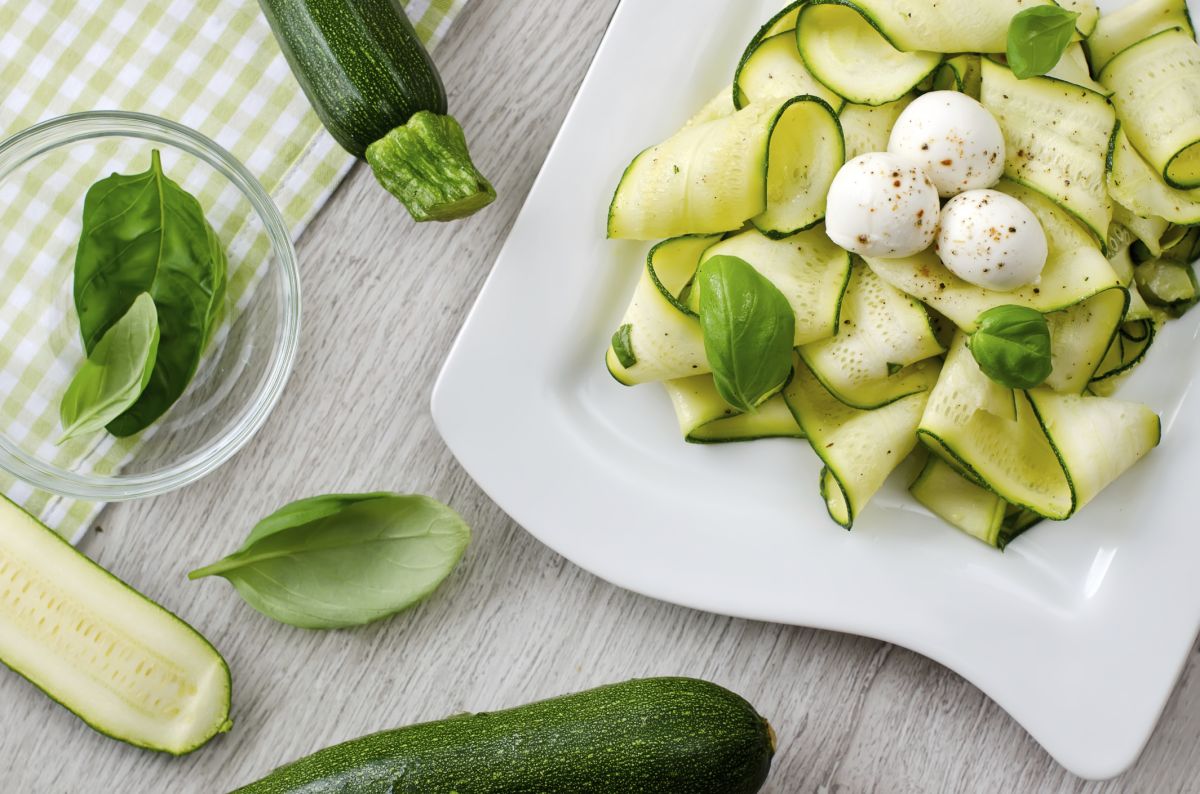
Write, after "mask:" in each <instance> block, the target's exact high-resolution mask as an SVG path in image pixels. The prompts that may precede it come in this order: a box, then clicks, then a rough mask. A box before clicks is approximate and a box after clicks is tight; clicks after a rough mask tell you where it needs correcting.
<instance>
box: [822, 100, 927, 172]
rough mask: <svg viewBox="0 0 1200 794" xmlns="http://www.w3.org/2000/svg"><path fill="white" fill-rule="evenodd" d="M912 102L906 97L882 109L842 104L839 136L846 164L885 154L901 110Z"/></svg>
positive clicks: (877, 106)
mask: <svg viewBox="0 0 1200 794" xmlns="http://www.w3.org/2000/svg"><path fill="white" fill-rule="evenodd" d="M914 99H916V96H915V95H914V94H907V95H905V96H903V97H901V98H900V99H897V100H896V101H895V102H888V103H886V104H883V105H855V104H852V103H849V102H848V103H846V106H845V107H843V108H842V112H841V114H840V116H839V118H840V119H841V122H842V136H843V137H844V138H845V140H846V160H847V162H848V161H850V160H853V159H854V158H855V157H858V156H859V155H861V154H867V153H869V152H886V151H887V147H888V139H889V138H890V137H891V135H892V128H893V127H895V126H896V122H897V121H898V120H899V119H900V114H901V113H903V112H904V109H905V108H906V107H908V106H909V105H911V104H912V101H913V100H914Z"/></svg>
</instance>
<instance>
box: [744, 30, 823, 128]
mask: <svg viewBox="0 0 1200 794" xmlns="http://www.w3.org/2000/svg"><path fill="white" fill-rule="evenodd" d="M734 80H735V88H734V96H735V97H737V98H738V99H737V101H738V107H745V106H746V105H748V104H750V103H751V102H767V101H771V100H776V101H778V100H779V99H787V98H788V97H794V96H802V95H804V94H811V95H812V96H815V97H819V98H820V99H823V100H825V102H826V104H828V105H829V106H830V107H832V108H834V109H835V110H840V109H841V107H842V106H843V105H844V104H846V102H845V100H844V99H842V98H841V97H840V96H838V94H837V93H836V92H834V91H831V90H830V89H828V88H826V87H825V86H824V84H822V83H821V81H820V80H818V79H817V78H815V77H813V75H812V72H810V71H808V67H807V66H805V65H804V61H803V60H802V59H801V58H800V50H799V49H798V48H797V46H796V36H795V34H794V33H791V32H788V33H780V34H779V35H777V36H772V37H771V38H768V39H764V40H762V41H761V42H759V43H758V44H757V45H756V46H755V48H754V49H753V50H752V51H750V52H749V53H747V55H746V58H745V60H743V61H742V63H741V64H740V65H739V66H738V70H737V75H736V77H735V78H734Z"/></svg>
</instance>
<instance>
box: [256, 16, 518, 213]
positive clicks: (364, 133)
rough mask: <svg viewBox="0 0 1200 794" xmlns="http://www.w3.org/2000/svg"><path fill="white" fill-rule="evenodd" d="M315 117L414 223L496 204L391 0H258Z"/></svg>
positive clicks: (429, 65)
mask: <svg viewBox="0 0 1200 794" xmlns="http://www.w3.org/2000/svg"><path fill="white" fill-rule="evenodd" d="M259 4H260V5H261V6H262V9H263V12H264V13H265V14H266V17H267V21H268V22H270V24H271V29H272V30H273V31H274V32H275V38H277V39H278V40H279V45H280V47H281V48H282V49H283V53H284V55H285V56H287V60H288V63H289V64H291V67H292V71H293V72H294V73H295V75H296V79H297V80H299V82H300V85H301V87H302V88H303V89H304V93H305V94H306V95H307V96H308V99H309V101H310V102H311V103H312V106H313V108H314V109H315V110H316V111H317V115H318V116H320V117H321V121H322V122H324V124H325V127H326V128H327V129H328V130H329V132H330V133H331V134H332V135H333V137H334V138H335V139H337V142H338V143H339V144H341V146H342V147H343V148H344V149H346V151H348V152H350V153H351V154H353V155H354V156H355V157H359V158H365V159H366V160H367V162H368V163H370V165H371V168H372V170H373V171H374V172H375V176H376V177H378V179H379V181H380V183H381V184H382V185H383V186H384V187H385V188H387V189H388V191H390V192H391V193H392V194H393V195H395V196H396V198H398V199H400V201H401V202H403V203H404V206H405V207H407V208H408V211H409V213H410V214H412V216H413V218H414V219H416V220H418V221H448V220H454V219H456V218H462V217H465V216H467V215H470V214H472V213H474V212H476V211H478V210H480V209H482V208H483V207H486V206H487V205H488V204H491V203H492V201H494V200H495V198H496V191H495V190H494V189H493V188H492V186H491V184H490V183H489V182H488V181H487V179H485V178H484V177H483V175H482V174H480V173H479V171H478V170H477V169H476V168H475V165H474V163H472V162H471V155H470V153H469V152H468V151H467V143H466V139H465V137H464V136H463V131H462V127H460V126H459V124H458V122H457V121H455V120H454V118H453V117H451V116H448V115H446V112H447V105H446V90H445V88H444V87H443V85H442V79H441V77H440V76H439V75H438V71H437V67H435V66H434V64H433V60H432V59H430V57H429V53H428V51H426V49H425V45H424V44H422V43H421V40H420V39H419V38H418V37H417V33H416V31H415V30H414V29H413V26H412V23H411V22H410V21H409V19H408V16H407V15H406V14H405V13H404V9H403V8H402V7H401V6H400V3H399V0H259Z"/></svg>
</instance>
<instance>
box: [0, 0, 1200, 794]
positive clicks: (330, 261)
mask: <svg viewBox="0 0 1200 794" xmlns="http://www.w3.org/2000/svg"><path fill="white" fill-rule="evenodd" d="M615 5H616V0H566V1H564V0H475V2H474V3H473V4H472V5H471V6H470V8H469V10H468V11H467V12H466V14H465V15H464V17H463V18H462V19H461V21H460V22H459V23H458V24H457V26H456V27H455V29H454V30H453V32H452V33H451V35H450V37H449V38H448V39H447V40H446V42H445V43H444V44H443V45H442V47H441V48H440V49H439V51H438V53H437V59H438V61H439V63H440V66H441V68H442V69H443V72H444V75H445V77H446V82H447V85H448V86H450V87H451V105H452V107H453V108H454V109H455V111H456V112H457V114H458V116H459V118H460V119H461V121H462V122H463V124H464V126H465V127H466V129H467V131H468V133H469V135H470V138H471V141H472V150H473V152H474V154H475V156H476V159H477V162H479V164H480V165H481V167H482V168H483V170H484V171H485V173H487V174H488V175H489V176H490V177H492V178H493V180H494V182H495V184H496V185H497V187H498V189H499V191H500V196H501V198H500V200H499V201H498V202H497V204H496V205H495V206H493V207H491V208H490V209H488V210H487V211H485V212H484V213H482V214H481V215H479V216H477V217H475V218H473V219H471V220H469V221H466V222H463V223H459V224H456V225H452V226H438V225H427V226H421V227H416V226H414V225H413V224H412V223H410V222H409V220H408V218H407V216H406V215H405V213H404V211H403V209H402V208H401V207H400V206H399V205H398V204H396V203H395V202H394V201H392V200H390V199H389V198H388V196H387V195H385V194H384V193H383V192H382V191H381V190H380V189H379V188H378V187H377V186H376V185H375V183H374V181H373V179H372V177H371V175H370V174H369V173H367V172H366V171H365V170H362V169H361V168H360V169H359V170H357V171H356V172H355V173H354V174H353V176H352V177H351V178H350V179H349V180H348V181H347V182H346V184H345V185H344V186H343V187H342V188H341V189H340V190H339V192H338V194H337V195H336V197H335V198H334V200H333V201H332V202H331V203H330V205H329V207H328V208H327V209H326V211H325V212H324V213H323V214H322V216H321V217H320V218H319V219H318V221H317V222H316V223H315V224H314V225H313V227H312V228H311V230H310V231H309V233H308V234H307V235H306V238H305V239H304V240H303V242H302V244H301V246H300V254H301V259H302V268H303V278H304V290H305V320H304V334H303V343H302V349H301V353H300V358H299V361H298V364H297V368H296V374H295V376H294V377H293V379H292V381H291V384H290V386H289V388H288V390H287V393H286V395H285V397H284V399H283V402H282V403H281V404H280V406H279V408H278V409H277V410H276V411H275V413H274V415H273V417H272V418H271V420H270V421H269V423H268V424H267V426H266V427H265V428H264V429H263V431H262V433H261V434H260V435H259V436H258V438H257V439H255V441H254V442H253V443H252V444H251V445H250V446H249V447H248V448H247V449H246V450H245V451H243V452H242V453H241V454H240V455H239V456H238V457H237V458H236V459H235V460H233V461H232V462H230V463H229V464H228V465H226V466H225V467H224V468H223V469H221V470H220V471H219V472H217V473H216V474H214V475H213V476H211V477H209V478H208V479H207V480H205V481H204V482H202V483H200V484H198V485H195V486H193V487H191V488H188V489H185V490H184V491H182V492H178V493H175V494H171V495H169V496H166V497H162V498H159V499H154V500H150V501H145V502H141V503H136V504H127V505H120V506H117V507H114V508H112V509H110V510H109V511H108V512H107V513H106V514H105V515H104V517H103V518H102V520H101V526H102V527H103V532H102V533H98V534H94V535H92V536H90V537H89V538H88V539H87V540H86V541H85V544H84V549H85V551H87V552H88V553H89V554H91V555H92V556H93V557H94V558H96V559H97V560H98V561H99V562H100V563H101V564H102V565H105V566H106V567H108V568H109V569H111V570H112V571H113V572H115V573H116V574H117V575H118V576H120V577H122V578H123V579H125V580H126V581H128V582H129V583H130V584H132V585H133V586H135V587H137V588H138V589H140V590H141V591H142V592H144V593H146V594H147V595H148V596H150V597H151V598H153V599H155V600H157V601H159V602H160V603H162V604H164V605H166V606H167V607H169V608H170V609H172V610H174V611H176V612H178V613H179V614H180V615H181V616H182V617H183V618H184V619H186V620H188V621H189V622H191V623H192V624H193V625H194V626H196V627H197V628H198V629H200V630H201V631H202V632H203V633H204V634H206V635H207V636H208V637H209V638H210V639H211V640H212V641H213V643H214V644H215V645H216V646H217V647H218V648H220V649H221V651H222V652H223V653H224V654H225V656H226V658H227V659H228V660H229V663H230V666H231V668H232V671H233V677H234V690H235V691H234V717H235V720H236V725H235V727H234V730H233V732H232V733H231V734H229V735H227V736H225V737H222V738H219V739H217V740H215V741H214V742H213V743H212V744H211V745H209V746H208V747H206V748H205V749H203V750H201V751H200V752H198V753H196V754H194V755H192V756H190V757H188V758H184V759H170V758H166V757H162V756H158V755H153V754H149V753H145V752H142V751H139V750H134V749H132V748H129V747H125V746H123V745H121V744H118V743H116V742H113V741H110V740H107V739H105V738H103V737H100V736H98V735H96V734H94V733H92V732H91V731H90V730H89V729H87V728H86V727H85V726H83V724H82V723H80V722H79V721H78V720H76V719H75V718H73V717H72V716H71V715H70V714H68V713H67V712H65V711H64V710H62V709H60V708H58V707H56V706H54V705H53V704H51V703H50V702H49V701H48V700H47V699H46V698H44V697H43V696H42V695H40V694H39V693H38V692H37V691H36V690H34V689H33V688H32V687H31V686H29V685H28V684H26V683H25V682H24V681H22V680H20V679H19V678H18V677H17V676H15V675H8V674H6V675H0V703H3V704H4V711H5V719H4V726H5V727H4V728H3V729H0V783H2V785H0V790H2V791H4V792H73V791H80V790H86V791H100V792H108V791H122V792H161V791H171V792H220V791H225V790H228V789H231V788H233V787H235V786H236V785H238V784H241V783H245V782H248V781H249V780H251V779H253V778H255V777H257V776H259V775H261V774H263V773H265V772H267V771H269V770H270V769H271V768H272V767H274V766H276V765H278V764H280V763H283V762H286V761H289V760H291V759H293V758H295V757H297V756H299V755H302V754H305V753H308V752H311V751H313V750H316V749H318V748H320V747H323V746H325V745H328V744H330V743H333V742H337V741H342V740H345V739H349V738H353V737H355V736H359V735H361V734H364V733H368V732H371V731H376V730H381V729H385V728H389V727H394V726H397V725H403V724H407V723H412V722H416V721H420V720H428V719H435V718H439V717H443V716H447V715H449V714H453V713H456V712H462V711H468V710H471V711H477V710H488V709H495V708H501V707H506V706H513V705H517V704H520V703H523V702H527V701H530V700H533V699H537V698H542V697H547V696H552V695H556V694H561V693H566V692H571V691H576V690H580V689H584V688H587V687H590V686H593V685H598V684H601V683H609V682H614V681H620V680H624V679H627V678H632V677H638V676H650V675H694V676H700V677H704V678H709V679H712V680H714V681H717V682H719V683H721V684H724V685H726V686H728V687H730V688H732V689H734V690H736V691H738V692H740V693H741V694H743V695H744V696H746V697H747V698H748V699H750V700H751V701H752V702H753V703H754V704H755V705H756V706H757V707H758V708H759V709H760V710H761V711H762V712H763V713H764V714H766V715H767V716H768V717H770V719H771V720H772V722H773V724H774V725H775V727H776V729H777V731H778V733H779V737H780V742H781V744H780V753H779V756H778V758H777V762H776V765H775V771H774V774H773V776H772V780H771V783H770V784H769V786H768V790H769V791H771V792H778V793H783V792H872V791H878V792H932V791H955V792H961V791H983V792H991V791H996V792H1001V791H1003V792H1040V791H1047V792H1118V791H1139V792H1184V791H1200V783H1198V782H1197V781H1200V753H1198V752H1197V751H1196V749H1195V748H1196V747H1197V746H1198V745H1200V672H1198V671H1200V662H1198V661H1197V659H1196V658H1195V655H1193V659H1192V660H1191V664H1190V665H1189V667H1188V670H1187V673H1186V674H1185V676H1184V678H1183V680H1182V681H1181V683H1180V685H1179V687H1178V689H1177V691H1176V693H1175V695H1174V697H1173V698H1172V700H1171V703H1170V705H1169V707H1168V709H1167V713H1166V716H1165V718H1164V720H1163V722H1162V724H1161V725H1160V727H1159V729H1158V731H1157V732H1156V734H1155V736H1154V738H1153V740H1152V742H1151V744H1150V747H1149V749H1148V750H1147V752H1146V754H1145V755H1144V757H1143V758H1142V760H1141V761H1140V762H1139V764H1138V765H1137V766H1136V767H1135V768H1134V769H1133V770H1132V771H1131V772H1129V773H1128V774H1126V775H1125V776H1124V777H1123V778H1121V779H1118V780H1116V781H1113V782H1110V783H1107V784H1085V783H1083V782H1082V781H1079V780H1077V779H1075V778H1073V777H1071V776H1070V775H1069V774H1067V773H1066V772H1065V771H1064V770H1062V769H1061V768H1060V767H1058V766H1057V765H1056V764H1055V763H1054V762H1053V761H1052V760H1051V759H1050V758H1049V757H1048V756H1047V755H1046V754H1045V752H1043V751H1042V750H1041V749H1040V748H1039V747H1038V746H1037V745H1036V744H1035V743H1034V742H1033V741H1032V740H1031V739H1030V738H1029V737H1028V736H1027V735H1026V734H1025V733H1024V731H1022V730H1021V728H1020V727H1019V726H1017V725H1016V724H1015V723H1014V722H1013V721H1012V720H1011V719H1010V718H1009V717H1008V716H1007V715H1005V714H1004V713H1003V712H1002V711H1001V710H1000V709H999V708H997V707H996V706H995V705H994V704H992V703H991V702H990V701H989V700H988V699H987V698H986V697H984V696H983V695H982V694H981V693H980V692H979V691H978V690H976V689H975V688H974V687H972V686H971V685H970V684H968V683H966V682H965V681H963V680H962V679H961V678H959V677H958V676H957V675H955V674H953V673H951V672H949V671H947V670H946V669H944V668H942V667H940V666H938V665H937V664H935V663H933V662H930V661H928V660H926V659H923V658H922V657H919V656H917V655H915V654H912V653H910V652H908V651H905V650H903V649H900V648H896V647H893V646H889V645H884V644H881V643H878V642H875V641H871V640H865V639H861V638H856V637H850V636H845V635H839V634H833V633H828V632H821V631H813V630H808V629H801V628H794V627H785V626H775V625H767V624H762V623H753V622H747V621H743V620H733V619H729V618H723V617H717V616H713V615H707V614H702V613H699V612H694V611H691V610H687V609H682V608H679V607H674V606H669V605H666V604H662V603H657V602H654V601H650V600H648V599H646V598H642V597H640V596H636V595H633V594H630V593H627V592H623V591H621V590H618V589H616V588H614V587H612V586H610V585H608V584H606V583H605V582H602V581H600V580H598V579H596V578H594V577H592V576H590V575H588V574H586V573H584V572H583V571H581V570H579V569H578V568H576V567H575V566H573V565H571V564H570V563H568V562H566V561H565V560H563V559H562V558H560V557H558V556H557V555H556V554H554V553H553V552H551V551H549V550H548V549H546V548H545V547H543V546H541V545H540V544H538V543H537V542H536V541H534V540H533V539H532V538H531V537H529V536H528V535H526V534H525V533H524V532H523V531H522V530H521V529H520V528H519V527H517V526H515V525H514V524H513V523H512V521H510V520H509V519H508V518H506V517H505V516H504V515H503V514H502V513H501V512H500V510H499V509H498V508H497V507H496V506H495V505H493V504H492V503H491V502H490V501H489V500H488V499H487V497H486V496H484V495H483V494H482V493H481V492H480V490H479V489H478V488H477V487H476V486H475V485H474V484H473V483H472V482H471V481H470V479H469V478H468V477H467V476H466V475H465V474H464V472H463V471H462V470H461V469H460V468H459V467H458V465H457V464H456V463H455V461H454V460H453V458H452V457H451V456H450V454H449V453H448V451H447V450H446V448H445V447H444V446H443V444H442V443H441V441H440V440H439V438H438V436H437V434H436V432H435V431H434V428H433V425H432V422H431V420H430V416H429V409H428V404H429V395H430V390H431V388H432V384H433V380H434V378H435V376H436V374H437V372H438V369H439V367H440V365H441V363H442V361H443V359H444V357H445V355H446V352H447V350H448V348H449V345H450V344H451V342H452V340H453V337H454V335H455V333H456V332H457V329H458V328H459V326H460V325H461V323H462V321H463V319H464V317H465V316H466V313H467V311H468V309H469V308H470V305H471V303H472V301H473V300H474V297H475V295H476V294H477V292H478V290H479V288H480V286H481V284H482V283H483V280H484V278H485V277H486V275H487V271H488V268H489V267H490V266H491V263H492V262H493V260H494V259H495V257H496V255H497V253H498V251H499V248H500V245H501V243H502V242H503V239H504V237H505V235H506V233H507V231H508V229H509V228H510V226H511V225H512V223H513V220H514V219H515V217H516V214H517V212H518V210H519V209H520V207H521V204H522V202H523V200H524V196H525V195H526V194H527V192H528V190H529V187H530V185H531V184H532V182H533V179H534V177H535V176H536V174H537V171H538V169H539V167H540V165H541V162H542V160H543V158H544V157H545V155H546V152H547V150H548V149H549V146H550V144H551V142H552V140H553V138H554V135H555V133H556V131H557V129H558V126H559V124H560V122H561V120H562V118H563V116H564V114H565V113H566V110H567V107H568V105H569V103H570V100H571V98H572V97H573V95H574V93H575V91H576V89H577V87H578V85H579V83H580V80H581V79H582V77H583V74H584V71H585V69H586V67H587V65H588V63H589V61H590V58H591V55H592V53H593V52H594V51H595V48H596V46H597V44H598V43H599V41H600V38H601V36H602V34H603V32H604V29H605V26H606V24H607V22H608V20H609V18H610V16H611V14H612V11H613V9H614V7H615ZM375 489H394V490H400V491H419V492H426V493H429V494H431V495H433V496H435V497H437V498H440V499H443V500H445V501H448V502H449V503H451V504H452V505H454V506H455V507H456V508H458V509H459V511H461V512H462V513H463V515H464V516H465V517H466V519H467V520H468V521H469V522H470V523H471V525H472V526H473V527H474V528H475V540H474V543H473V545H472V547H471V549H470V550H469V551H468V553H467V557H466V559H465V561H464V563H463V565H462V566H461V567H460V568H459V569H458V570H457V571H456V572H455V573H454V574H453V576H452V577H451V578H450V579H449V581H448V582H447V583H446V584H445V585H444V586H443V587H442V588H441V589H440V590H439V591H438V592H437V593H436V594H435V595H434V596H433V597H432V598H431V599H430V600H429V601H427V602H426V603H424V604H422V605H420V606H419V607H417V608H415V609H413V610H411V611H410V612H407V613H405V614H403V615H400V616H399V617H397V618H395V619H393V620H390V621H387V622H385V623H382V624H378V625H375V626H371V627H367V628H364V629H361V630H356V631H346V632H333V633H314V632H306V631H300V630H296V629H291V628H288V627H286V626H280V625H276V624H274V623H272V622H271V621H269V620H267V619H266V618H263V617H262V616H260V615H259V614H258V613H256V612H254V611H253V610H251V609H250V608H249V607H247V606H245V605H244V604H243V603H242V602H241V600H240V599H238V598H237V596H236V595H235V594H234V593H233V591H232V588H230V587H229V586H228V585H227V584H225V583H224V582H221V581H219V580H208V581H204V582H196V583H190V582H188V581H187V580H186V579H185V574H186V572H187V571H188V570H190V569H192V568H194V567H196V566H198V565H201V564H203V563H206V562H209V561H211V560H212V559H214V558H216V557H218V556H221V555H223V554H224V553H225V552H226V551H228V550H231V549H232V548H234V547H235V546H236V545H237V544H238V543H240V542H241V539H242V538H243V536H244V534H245V532H246V531H247V529H248V528H249V525H250V524H251V523H253V521H254V520H255V519H256V518H257V517H259V516H262V515H265V514H266V513H268V512H270V511H271V510H273V509H274V508H276V507H278V506H279V505H280V504H282V503H284V502H287V501H289V500H291V499H294V498H298V497H302V496H308V495H311V494H315V493H321V492H329V491H354V490H375ZM1148 618H1152V616H1148Z"/></svg>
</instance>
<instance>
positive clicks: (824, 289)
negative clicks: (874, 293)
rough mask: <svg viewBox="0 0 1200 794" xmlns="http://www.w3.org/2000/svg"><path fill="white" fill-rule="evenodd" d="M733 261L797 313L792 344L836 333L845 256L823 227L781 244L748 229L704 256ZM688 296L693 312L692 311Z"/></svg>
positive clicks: (847, 263)
mask: <svg viewBox="0 0 1200 794" xmlns="http://www.w3.org/2000/svg"><path fill="white" fill-rule="evenodd" d="M722 255H726V256H736V257H738V258H740V259H744V260H746V261H747V262H749V263H750V264H751V265H753V266H754V269H755V270H757V271H758V272H759V273H761V274H762V275H763V277H764V278H766V279H767V280H768V281H770V282H771V283H772V284H774V285H775V286H776V287H778V288H779V291H780V292H782V293H783V295H784V297H786V298H787V299H788V303H790V304H791V305H792V309H793V310H794V311H795V312H796V344H797V345H806V344H809V343H810V342H816V341H819V340H821V339H828V338H830V337H831V336H833V335H834V334H836V333H837V332H838V323H839V318H840V317H841V312H842V298H843V295H844V294H845V292H846V285H847V283H848V282H849V280H850V255H849V254H848V253H846V252H845V251H843V250H842V249H841V248H839V247H837V246H836V245H834V244H833V243H832V242H830V240H829V238H828V237H826V236H825V230H824V228H823V227H818V228H816V229H810V230H808V231H806V232H801V233H800V234H796V235H793V236H791V237H789V238H787V239H786V240H773V239H771V238H769V237H767V236H765V235H763V234H761V233H760V232H758V231H756V230H753V229H751V230H750V231H746V232H743V233H741V234H739V235H735V236H733V237H730V238H728V239H726V240H722V241H721V242H719V243H717V244H716V245H714V246H712V247H711V248H709V249H708V250H707V251H705V253H704V260H706V261H707V260H708V259H711V258H712V257H714V256H722ZM695 300H696V295H695V293H693V295H692V308H693V309H694V308H696V303H695Z"/></svg>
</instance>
